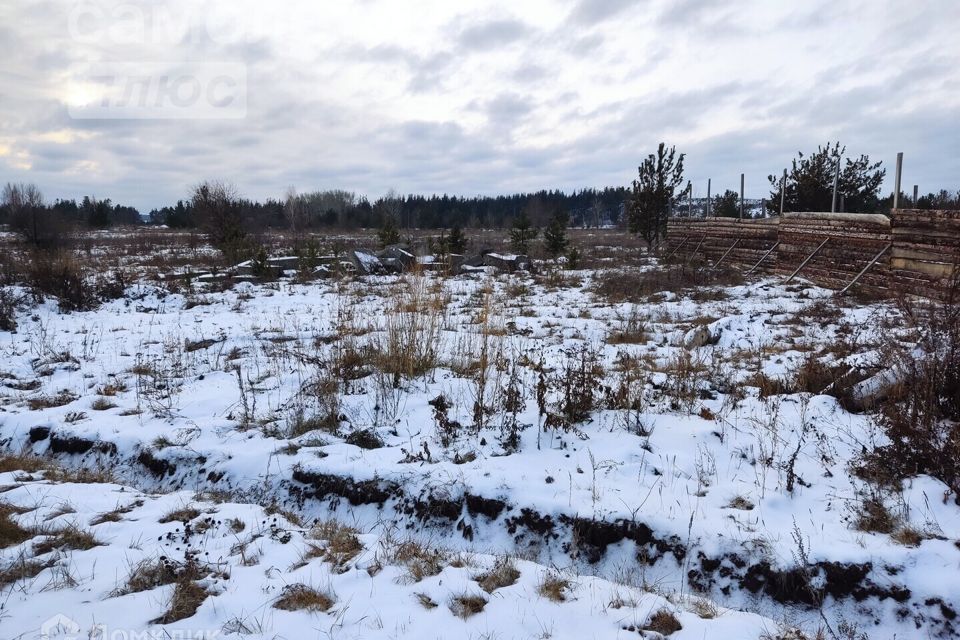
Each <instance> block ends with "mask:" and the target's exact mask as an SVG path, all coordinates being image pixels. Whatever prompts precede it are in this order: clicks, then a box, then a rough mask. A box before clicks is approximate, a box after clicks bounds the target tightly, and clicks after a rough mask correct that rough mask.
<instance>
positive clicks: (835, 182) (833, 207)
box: [830, 157, 843, 213]
mask: <svg viewBox="0 0 960 640" xmlns="http://www.w3.org/2000/svg"><path fill="white" fill-rule="evenodd" d="M842 160H843V158H842V157H838V158H837V170H836V171H835V172H834V174H833V203H832V204H831V205H830V213H836V212H837V185H838V184H840V162H841V161H842Z"/></svg>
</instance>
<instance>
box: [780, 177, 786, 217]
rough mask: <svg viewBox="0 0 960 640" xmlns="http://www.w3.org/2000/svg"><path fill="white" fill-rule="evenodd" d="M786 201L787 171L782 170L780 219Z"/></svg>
mask: <svg viewBox="0 0 960 640" xmlns="http://www.w3.org/2000/svg"><path fill="white" fill-rule="evenodd" d="M786 200H787V170H786V169H784V170H783V180H782V181H781V182H780V217H781V218H782V217H783V205H784V203H785V202H786Z"/></svg>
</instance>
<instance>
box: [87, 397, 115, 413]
mask: <svg viewBox="0 0 960 640" xmlns="http://www.w3.org/2000/svg"><path fill="white" fill-rule="evenodd" d="M116 407H117V405H116V403H114V402H110V401H109V400H107V399H106V398H97V399H96V400H94V401H93V402H92V403H90V408H91V409H93V410H94V411H107V410H109V409H115V408H116Z"/></svg>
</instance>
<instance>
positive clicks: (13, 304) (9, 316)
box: [0, 289, 21, 333]
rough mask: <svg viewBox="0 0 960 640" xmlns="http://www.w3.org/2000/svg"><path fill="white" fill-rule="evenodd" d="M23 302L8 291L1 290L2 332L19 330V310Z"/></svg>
mask: <svg viewBox="0 0 960 640" xmlns="http://www.w3.org/2000/svg"><path fill="white" fill-rule="evenodd" d="M20 304H21V300H20V298H19V297H18V296H15V295H13V293H11V292H10V291H7V290H6V289H3V290H0V331H9V332H11V333H12V332H14V331H16V330H17V309H18V308H19V307H20Z"/></svg>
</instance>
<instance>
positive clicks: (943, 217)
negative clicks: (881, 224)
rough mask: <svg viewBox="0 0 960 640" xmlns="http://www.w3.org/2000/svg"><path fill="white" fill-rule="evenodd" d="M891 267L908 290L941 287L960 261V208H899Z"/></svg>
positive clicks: (894, 221) (895, 222)
mask: <svg viewBox="0 0 960 640" xmlns="http://www.w3.org/2000/svg"><path fill="white" fill-rule="evenodd" d="M892 222H893V225H892V226H893V251H892V253H891V257H890V269H891V271H892V272H893V275H894V277H895V278H896V280H897V282H898V283H899V284H900V285H901V286H902V287H903V288H904V290H906V291H922V290H924V289H930V288H942V287H943V286H944V285H945V284H946V281H949V280H950V277H951V275H952V274H953V273H955V269H956V268H957V266H958V265H960V211H923V210H916V209H910V210H898V211H897V212H896V213H895V214H894V216H893V220H892Z"/></svg>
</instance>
